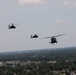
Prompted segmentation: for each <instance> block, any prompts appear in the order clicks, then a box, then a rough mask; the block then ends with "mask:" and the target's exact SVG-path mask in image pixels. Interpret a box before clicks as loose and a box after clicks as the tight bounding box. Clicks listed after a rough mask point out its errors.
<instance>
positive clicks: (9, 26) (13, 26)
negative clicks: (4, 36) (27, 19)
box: [8, 23, 17, 29]
mask: <svg viewBox="0 0 76 75" xmlns="http://www.w3.org/2000/svg"><path fill="white" fill-rule="evenodd" d="M15 25H17V24H13V23H12V24H11V25H10V24H9V25H8V29H15V28H16V26H15Z"/></svg>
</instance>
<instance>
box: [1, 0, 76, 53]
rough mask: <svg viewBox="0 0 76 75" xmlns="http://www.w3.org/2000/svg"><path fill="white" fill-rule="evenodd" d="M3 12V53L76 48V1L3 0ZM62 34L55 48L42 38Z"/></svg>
mask: <svg viewBox="0 0 76 75" xmlns="http://www.w3.org/2000/svg"><path fill="white" fill-rule="evenodd" d="M0 9H1V10H0V52H7V51H15V50H18V51H19V50H32V49H44V48H63V47H72V46H73V47H74V46H75V47H76V41H75V40H76V35H75V34H76V15H75V14H76V0H58V1H56V0H12V1H10V0H0ZM11 23H14V24H16V23H18V24H19V25H16V27H17V28H16V29H12V30H9V29H8V24H11ZM31 34H32V35H33V34H40V35H39V38H38V39H30V35H31ZM59 34H66V35H64V36H60V37H57V41H58V44H55V45H51V44H49V42H50V39H41V38H44V37H49V36H54V35H59Z"/></svg>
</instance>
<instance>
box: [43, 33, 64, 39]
mask: <svg viewBox="0 0 76 75" xmlns="http://www.w3.org/2000/svg"><path fill="white" fill-rule="evenodd" d="M63 35H65V34H60V35H56V36H51V37H44V38H45V39H47V38H52V37H59V36H63Z"/></svg>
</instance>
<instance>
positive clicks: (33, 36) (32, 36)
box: [31, 34, 39, 38]
mask: <svg viewBox="0 0 76 75" xmlns="http://www.w3.org/2000/svg"><path fill="white" fill-rule="evenodd" d="M38 37H39V36H38V35H37V34H35V35H31V38H38Z"/></svg>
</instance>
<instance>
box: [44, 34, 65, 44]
mask: <svg viewBox="0 0 76 75" xmlns="http://www.w3.org/2000/svg"><path fill="white" fill-rule="evenodd" d="M63 35H65V34H60V35H56V36H52V37H45V38H51V42H49V44H50V43H51V44H54V43H58V42H57V39H56V37H59V36H63Z"/></svg>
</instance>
